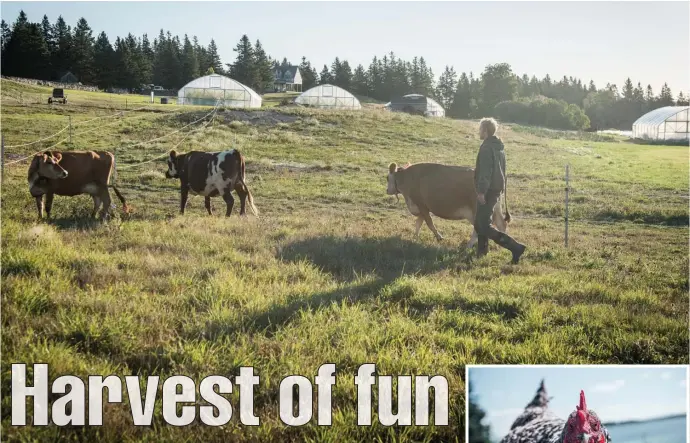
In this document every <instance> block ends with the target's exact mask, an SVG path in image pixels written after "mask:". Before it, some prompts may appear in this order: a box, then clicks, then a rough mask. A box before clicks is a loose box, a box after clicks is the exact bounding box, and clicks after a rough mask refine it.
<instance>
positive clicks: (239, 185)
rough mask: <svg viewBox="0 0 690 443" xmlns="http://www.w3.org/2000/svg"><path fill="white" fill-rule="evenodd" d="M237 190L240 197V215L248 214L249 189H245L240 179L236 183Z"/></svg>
mask: <svg viewBox="0 0 690 443" xmlns="http://www.w3.org/2000/svg"><path fill="white" fill-rule="evenodd" d="M235 192H237V195H238V196H239V197H240V215H246V203H247V191H245V190H244V188H243V187H242V183H241V182H240V181H239V180H237V183H235Z"/></svg>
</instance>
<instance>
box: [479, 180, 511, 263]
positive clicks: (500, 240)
mask: <svg viewBox="0 0 690 443" xmlns="http://www.w3.org/2000/svg"><path fill="white" fill-rule="evenodd" d="M500 196H501V194H500V193H497V192H493V191H488V192H487V193H486V194H485V195H484V201H485V202H486V203H484V204H481V203H480V202H479V201H477V215H476V216H475V220H474V230H475V231H477V254H478V255H484V254H486V253H487V252H488V251H489V239H491V240H493V241H494V242H496V244H498V245H499V246H502V247H504V248H506V249H508V250H510V251H512V250H513V248H514V246H515V245H517V242H516V241H515V240H513V239H512V238H511V237H510V236H509V235H508V234H505V233H503V232H501V231H499V230H498V229H496V228H495V227H493V226H492V225H491V219H492V217H493V214H494V207H495V206H496V203H498V198H499V197H500Z"/></svg>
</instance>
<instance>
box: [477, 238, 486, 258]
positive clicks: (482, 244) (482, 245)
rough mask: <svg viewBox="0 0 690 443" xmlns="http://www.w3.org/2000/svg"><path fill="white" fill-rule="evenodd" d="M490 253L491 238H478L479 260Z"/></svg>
mask: <svg viewBox="0 0 690 443" xmlns="http://www.w3.org/2000/svg"><path fill="white" fill-rule="evenodd" d="M488 252H489V238H488V237H486V236H484V235H479V236H477V258H481V257H484V256H485V255H486V254H487V253H488Z"/></svg>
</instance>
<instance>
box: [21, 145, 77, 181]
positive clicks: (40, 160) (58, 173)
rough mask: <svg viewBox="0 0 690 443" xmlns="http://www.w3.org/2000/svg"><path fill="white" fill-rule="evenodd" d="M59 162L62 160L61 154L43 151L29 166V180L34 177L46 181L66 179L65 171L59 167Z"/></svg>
mask: <svg viewBox="0 0 690 443" xmlns="http://www.w3.org/2000/svg"><path fill="white" fill-rule="evenodd" d="M60 160H62V154H61V153H59V152H50V151H45V152H43V153H41V154H36V156H34V159H33V161H32V162H31V166H29V180H31V178H32V176H34V175H38V177H44V178H48V179H60V178H67V175H68V174H67V171H65V168H63V167H62V166H60Z"/></svg>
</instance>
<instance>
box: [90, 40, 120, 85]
mask: <svg viewBox="0 0 690 443" xmlns="http://www.w3.org/2000/svg"><path fill="white" fill-rule="evenodd" d="M93 60H94V74H95V83H96V85H98V87H99V88H102V89H107V88H110V87H113V86H115V85H116V81H117V80H118V79H117V77H116V75H115V67H116V59H115V51H114V50H113V47H112V45H111V44H110V41H109V40H108V36H107V35H106V34H105V32H101V33H100V34H99V35H98V38H97V39H96V44H95V45H94V48H93Z"/></svg>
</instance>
